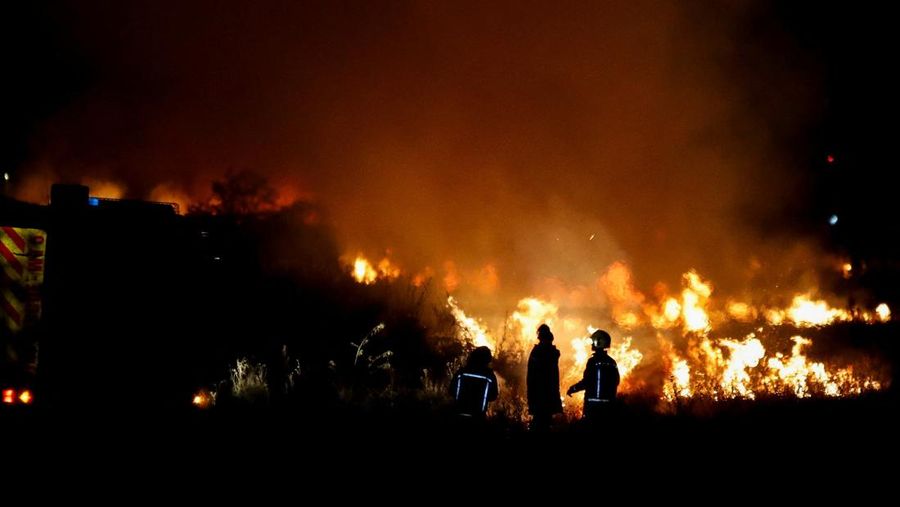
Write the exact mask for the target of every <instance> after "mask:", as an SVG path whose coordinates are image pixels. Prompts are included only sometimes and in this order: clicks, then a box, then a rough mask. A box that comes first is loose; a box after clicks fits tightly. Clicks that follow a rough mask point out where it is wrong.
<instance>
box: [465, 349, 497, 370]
mask: <svg viewBox="0 0 900 507" xmlns="http://www.w3.org/2000/svg"><path fill="white" fill-rule="evenodd" d="M492 359H493V355H492V354H491V349H490V348H488V347H485V346H483V345H482V346H481V347H476V348H475V350H473V351H472V352H471V353H470V354H469V364H470V365H472V366H487V365H488V364H490V362H491V360H492Z"/></svg>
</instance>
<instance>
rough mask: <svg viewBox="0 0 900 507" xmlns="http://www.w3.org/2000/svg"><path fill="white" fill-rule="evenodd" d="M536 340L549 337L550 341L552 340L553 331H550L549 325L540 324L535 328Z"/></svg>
mask: <svg viewBox="0 0 900 507" xmlns="http://www.w3.org/2000/svg"><path fill="white" fill-rule="evenodd" d="M537 335H538V340H545V339H549V340H550V341H551V342H552V341H553V333H551V332H550V326H548V325H547V324H541V325H540V326H538V329H537Z"/></svg>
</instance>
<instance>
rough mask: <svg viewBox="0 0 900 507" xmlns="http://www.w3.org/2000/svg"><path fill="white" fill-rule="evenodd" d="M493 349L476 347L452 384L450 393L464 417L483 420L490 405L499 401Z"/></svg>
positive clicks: (458, 410)
mask: <svg viewBox="0 0 900 507" xmlns="http://www.w3.org/2000/svg"><path fill="white" fill-rule="evenodd" d="M492 359H493V357H492V356H491V349H489V348H487V347H483V346H482V347H476V348H475V350H473V351H472V352H471V353H470V354H469V357H468V359H467V360H466V364H465V366H463V367H462V368H460V369H459V371H458V372H456V375H454V376H453V381H452V382H451V383H450V393H451V394H452V395H453V398H454V399H455V400H456V410H457V413H458V414H459V415H461V416H464V417H474V418H483V417H484V416H485V413H486V412H487V407H488V403H490V402H491V401H493V400H496V399H497V394H498V389H497V377H496V376H495V375H494V370H492V369H491V367H490V363H491V360H492Z"/></svg>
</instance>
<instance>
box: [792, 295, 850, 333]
mask: <svg viewBox="0 0 900 507" xmlns="http://www.w3.org/2000/svg"><path fill="white" fill-rule="evenodd" d="M787 316H788V318H790V319H791V321H792V322H794V324H796V325H797V326H798V327H812V326H824V325H827V324H831V323H832V322H835V321H849V320H853V316H852V315H851V314H850V312H848V311H846V310H841V309H837V308H831V307H829V306H828V303H826V302H825V301H812V300H810V299H809V297H808V296H796V297H795V298H794V302H793V304H791V307H790V308H788V310H787Z"/></svg>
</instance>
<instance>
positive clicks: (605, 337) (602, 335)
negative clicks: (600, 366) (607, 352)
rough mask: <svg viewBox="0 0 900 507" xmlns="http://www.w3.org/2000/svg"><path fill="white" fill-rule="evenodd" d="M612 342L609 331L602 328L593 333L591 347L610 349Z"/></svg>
mask: <svg viewBox="0 0 900 507" xmlns="http://www.w3.org/2000/svg"><path fill="white" fill-rule="evenodd" d="M611 343H612V338H611V337H610V336H609V333H607V332H606V331H604V330H602V329H598V330H596V331H594V334H592V335H591V347H592V348H594V349H595V350H602V349H608V348H609V346H610V344H611Z"/></svg>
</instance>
